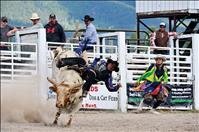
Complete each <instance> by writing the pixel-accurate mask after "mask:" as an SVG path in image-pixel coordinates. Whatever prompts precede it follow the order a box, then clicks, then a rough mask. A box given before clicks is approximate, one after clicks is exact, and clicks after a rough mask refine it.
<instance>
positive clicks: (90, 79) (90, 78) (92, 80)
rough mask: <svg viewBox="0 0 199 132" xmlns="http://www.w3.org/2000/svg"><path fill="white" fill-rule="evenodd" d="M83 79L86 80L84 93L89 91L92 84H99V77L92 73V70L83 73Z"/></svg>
mask: <svg viewBox="0 0 199 132" xmlns="http://www.w3.org/2000/svg"><path fill="white" fill-rule="evenodd" d="M82 78H83V79H84V80H86V82H85V83H84V85H83V90H84V91H89V89H90V87H91V85H92V84H96V83H97V82H98V81H97V76H96V74H95V72H94V71H92V70H90V69H88V70H86V71H85V72H84V73H83V75H82Z"/></svg>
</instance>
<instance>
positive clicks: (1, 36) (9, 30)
mask: <svg viewBox="0 0 199 132" xmlns="http://www.w3.org/2000/svg"><path fill="white" fill-rule="evenodd" d="M16 31H17V28H16V27H12V26H10V25H8V19H7V17H6V16H3V17H1V32H0V42H8V37H10V36H12V35H14V33H15V32H16ZM0 50H8V47H7V46H5V44H3V43H1V45H0Z"/></svg>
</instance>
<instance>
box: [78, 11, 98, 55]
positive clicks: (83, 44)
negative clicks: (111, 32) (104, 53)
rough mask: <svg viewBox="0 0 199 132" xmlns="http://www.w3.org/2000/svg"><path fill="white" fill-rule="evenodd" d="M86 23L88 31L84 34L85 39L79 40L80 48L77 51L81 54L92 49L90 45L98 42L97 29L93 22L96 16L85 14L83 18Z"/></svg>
mask: <svg viewBox="0 0 199 132" xmlns="http://www.w3.org/2000/svg"><path fill="white" fill-rule="evenodd" d="M82 20H83V21H84V23H85V25H86V31H85V32H84V34H83V35H82V37H83V39H82V40H81V41H80V42H79V48H78V49H77V50H76V53H78V54H79V55H81V54H82V52H83V51H84V50H89V49H92V47H91V46H89V45H94V44H96V43H97V31H96V28H95V26H94V25H93V24H92V21H94V18H92V17H90V16H89V15H85V16H84V19H82Z"/></svg>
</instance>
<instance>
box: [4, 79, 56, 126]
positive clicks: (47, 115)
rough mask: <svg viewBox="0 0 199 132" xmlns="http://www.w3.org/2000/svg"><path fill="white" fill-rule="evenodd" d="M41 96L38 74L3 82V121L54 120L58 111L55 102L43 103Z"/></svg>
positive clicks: (33, 121) (30, 121) (34, 121)
mask: <svg viewBox="0 0 199 132" xmlns="http://www.w3.org/2000/svg"><path fill="white" fill-rule="evenodd" d="M40 96H41V95H40V94H39V77H38V76H34V77H31V78H26V79H24V80H18V81H16V82H12V83H10V82H8V83H4V82H1V121H3V122H28V123H50V122H52V120H53V118H54V116H55V112H56V108H55V103H54V102H53V101H46V103H41V98H40ZM44 104H45V105H44Z"/></svg>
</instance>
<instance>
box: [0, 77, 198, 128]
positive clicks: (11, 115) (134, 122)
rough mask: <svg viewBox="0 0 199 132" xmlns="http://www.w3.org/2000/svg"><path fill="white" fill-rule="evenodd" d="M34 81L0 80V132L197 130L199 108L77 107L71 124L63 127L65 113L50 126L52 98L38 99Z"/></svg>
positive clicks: (54, 109)
mask: <svg viewBox="0 0 199 132" xmlns="http://www.w3.org/2000/svg"><path fill="white" fill-rule="evenodd" d="M34 79H36V80H34ZM31 80H32V81H33V82H38V80H37V77H35V78H32V79H31ZM26 81H27V79H26ZM38 84H39V83H26V84H20V83H17V84H16V83H13V84H12V83H6V84H3V83H2V84H1V132H139V131H140V132H167V131H169V132H199V112H193V111H166V112H165V111H159V112H160V113H161V114H159V115H156V114H152V113H149V112H147V111H145V112H144V113H139V114H136V113H135V112H134V111H128V112H127V113H121V112H119V111H79V112H78V113H77V114H76V115H75V116H74V118H73V122H72V125H71V127H67V128H66V127H64V125H65V124H66V118H67V116H66V115H65V114H62V115H61V117H60V120H59V122H58V125H57V126H52V125H51V123H52V121H53V119H54V116H55V112H56V108H55V102H51V103H49V104H45V105H43V104H41V103H40V101H39V98H38V94H36V93H38V89H37V88H38Z"/></svg>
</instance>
